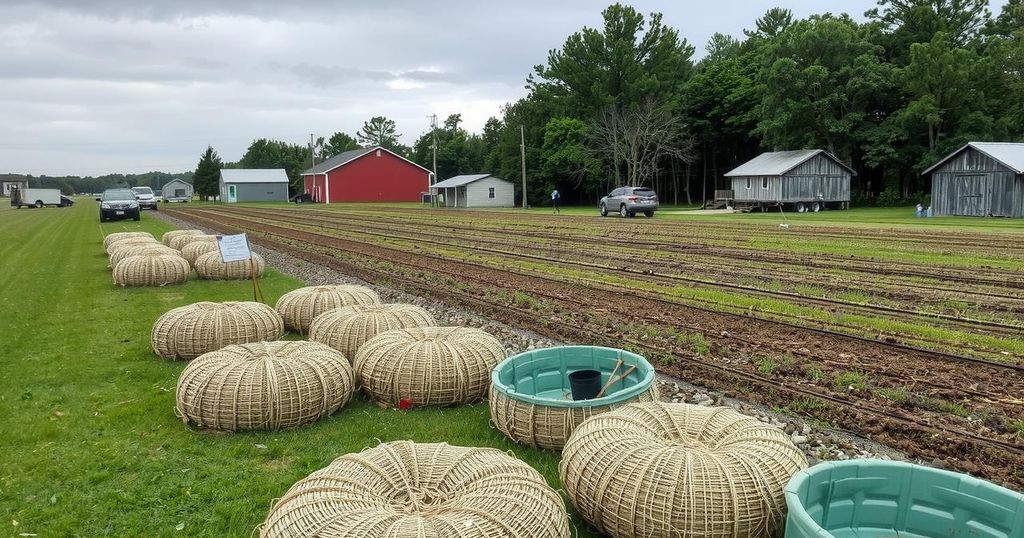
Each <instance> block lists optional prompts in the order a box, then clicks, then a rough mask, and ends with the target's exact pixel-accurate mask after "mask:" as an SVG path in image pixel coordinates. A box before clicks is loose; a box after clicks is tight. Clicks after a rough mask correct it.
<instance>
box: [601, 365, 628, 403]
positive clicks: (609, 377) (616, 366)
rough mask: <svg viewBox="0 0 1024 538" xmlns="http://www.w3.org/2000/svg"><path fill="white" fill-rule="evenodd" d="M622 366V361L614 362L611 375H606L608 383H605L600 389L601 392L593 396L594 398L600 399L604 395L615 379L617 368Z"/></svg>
mask: <svg viewBox="0 0 1024 538" xmlns="http://www.w3.org/2000/svg"><path fill="white" fill-rule="evenodd" d="M622 365H623V362H622V359H618V360H616V361H615V369H613V370H612V373H611V374H609V375H608V381H606V382H605V384H604V386H602V387H601V390H600V391H598V393H597V396H595V398H600V397H601V395H602V394H604V391H605V390H606V389H607V388H608V386H609V385H611V384H612V380H613V379H615V372H618V371H619V367H621V366H622Z"/></svg>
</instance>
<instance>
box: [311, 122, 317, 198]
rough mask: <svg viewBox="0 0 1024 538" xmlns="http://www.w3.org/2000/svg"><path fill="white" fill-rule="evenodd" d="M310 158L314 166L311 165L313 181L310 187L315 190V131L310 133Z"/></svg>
mask: <svg viewBox="0 0 1024 538" xmlns="http://www.w3.org/2000/svg"><path fill="white" fill-rule="evenodd" d="M309 160H310V162H312V163H313V166H311V167H310V172H313V181H312V184H311V185H310V186H309V188H310V190H314V189H316V149H315V148H314V146H313V133H309ZM310 194H313V193H310Z"/></svg>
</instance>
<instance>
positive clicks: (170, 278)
mask: <svg viewBox="0 0 1024 538" xmlns="http://www.w3.org/2000/svg"><path fill="white" fill-rule="evenodd" d="M191 272H192V268H191V267H189V266H188V262H187V261H185V258H182V257H181V256H179V255H177V254H140V255H136V256H129V257H127V258H125V259H123V260H121V261H120V262H118V264H117V265H115V266H114V269H113V274H114V284H117V285H118V286H166V285H168V284H180V283H182V282H185V281H186V280H188V276H189V274H190V273H191Z"/></svg>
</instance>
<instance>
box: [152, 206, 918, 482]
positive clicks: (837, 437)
mask: <svg viewBox="0 0 1024 538" xmlns="http://www.w3.org/2000/svg"><path fill="white" fill-rule="evenodd" d="M150 214H151V215H154V216H156V217H158V218H161V219H163V220H165V221H167V222H169V223H171V224H173V225H175V226H177V227H179V228H196V229H201V230H204V231H205V232H207V233H216V232H214V231H213V230H208V229H203V228H202V227H197V226H195V225H193V224H191V223H189V222H187V221H183V220H180V219H177V218H174V217H170V216H167V215H164V214H160V213H157V212H152V213H150ZM253 250H255V251H256V252H258V253H259V254H260V255H261V256H263V258H264V259H265V260H266V262H267V265H268V266H270V267H273V268H274V269H275V270H277V271H279V272H281V273H284V274H287V275H289V276H292V277H294V278H297V279H299V280H302V281H303V282H306V283H307V284H309V285H311V286H313V285H320V284H342V283H344V284H359V285H363V286H367V287H369V288H372V289H374V290H375V291H376V292H377V293H378V294H379V295H380V297H381V299H382V300H383V301H385V302H389V303H408V304H414V305H417V306H421V307H423V308H425V309H426V310H428V311H429V312H430V313H431V314H432V315H433V316H434V317H435V318H436V319H437V320H438V321H439V322H440V323H442V324H444V325H462V326H469V327H478V328H481V329H483V330H485V331H487V332H488V333H490V334H492V335H494V336H495V337H496V338H498V339H499V340H500V341H501V342H502V343H503V344H504V345H505V349H506V351H507V352H508V353H509V354H515V353H520V352H522V351H528V350H531V349H535V348H541V347H550V346H559V345H563V344H564V342H560V341H557V340H552V339H550V338H546V337H543V336H541V335H539V334H537V333H534V332H532V331H526V330H522V329H518V328H515V327H512V326H509V325H507V324H504V323H500V322H497V321H494V320H491V319H488V318H485V317H482V316H478V315H476V314H474V313H472V312H468V311H466V310H462V309H460V308H455V307H452V306H450V305H447V304H445V303H443V302H439V301H435V300H432V299H425V298H423V297H419V296H416V295H411V294H408V293H405V292H403V291H400V290H395V289H392V288H388V287H383V286H378V285H375V284H370V283H368V282H365V281H363V280H360V279H357V278H353V277H351V276H348V275H346V274H343V273H340V272H338V271H334V270H332V269H329V268H327V267H324V266H321V265H317V264H311V263H309V262H306V261H304V260H300V259H297V258H294V257H292V256H289V255H286V254H282V253H280V252H277V251H274V250H270V249H266V248H263V247H260V246H258V245H254V247H253ZM657 384H658V391H659V393H660V394H661V399H662V400H663V401H666V402H684V403H691V404H696V405H706V406H711V405H723V406H729V407H732V408H734V409H737V410H738V411H740V412H741V413H744V414H746V415H749V416H753V417H755V418H757V419H758V420H760V421H762V422H765V423H768V424H773V425H775V426H777V427H779V428H781V429H783V430H785V431H786V433H787V434H789V435H790V438H791V439H792V440H793V442H794V443H795V444H796V445H797V446H798V447H800V448H801V449H802V450H803V451H804V453H805V454H806V455H807V459H808V461H809V462H810V463H811V464H812V465H813V464H815V463H818V462H819V461H823V460H846V459H851V458H869V457H870V458H881V459H896V460H907V459H908V458H907V456H906V455H905V454H903V453H902V452H899V451H897V450H895V449H892V448H890V447H887V446H885V445H881V444H879V443H875V442H873V441H871V440H868V439H864V438H862V437H858V436H855V435H852V434H849V433H847V432H844V431H840V430H835V429H832V428H829V427H827V425H819V424H810V423H808V422H806V421H804V420H803V419H801V418H799V417H794V416H791V415H788V414H785V413H780V412H778V411H777V410H773V409H769V408H766V407H764V406H759V405H754V404H751V403H749V402H745V401H742V400H736V399H733V398H726V397H724V396H723V395H722V394H721V393H717V392H713V391H708V390H707V389H706V388H703V387H698V386H695V385H692V384H690V383H687V382H685V381H683V380H681V379H678V378H674V377H671V376H667V375H664V374H658V379H657ZM918 463H931V462H918Z"/></svg>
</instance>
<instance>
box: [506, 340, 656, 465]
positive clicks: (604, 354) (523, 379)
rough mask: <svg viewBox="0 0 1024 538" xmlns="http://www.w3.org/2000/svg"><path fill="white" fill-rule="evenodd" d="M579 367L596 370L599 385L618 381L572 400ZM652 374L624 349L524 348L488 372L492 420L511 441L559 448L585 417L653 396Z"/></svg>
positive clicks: (646, 364) (640, 359)
mask: <svg viewBox="0 0 1024 538" xmlns="http://www.w3.org/2000/svg"><path fill="white" fill-rule="evenodd" d="M619 361H622V365H621V366H620V367H619V369H618V370H617V371H616V370H615V366H616V365H617V364H619ZM583 370H595V371H596V372H597V373H599V374H600V377H599V379H598V380H597V381H598V383H597V386H598V387H603V386H604V385H606V384H608V382H609V381H610V380H611V381H614V380H617V379H618V380H619V381H617V382H614V383H611V385H610V386H609V387H608V390H607V391H605V394H603V395H602V396H601V397H600V398H594V399H590V400H574V399H573V397H572V389H571V387H570V383H569V375H570V374H572V373H573V372H579V371H583ZM613 373H615V374H616V375H615V377H614V378H613V377H612V374H613ZM623 374H628V375H626V376H625V377H622V375H623ZM654 379H655V371H654V367H653V366H651V363H649V362H647V359H645V358H643V357H642V356H640V355H637V354H636V353H630V352H628V351H625V350H622V349H614V348H609V347H598V346H561V347H548V348H541V349H534V350H531V351H526V352H524V353H520V354H518V355H515V356H512V357H509V358H507V359H505V360H504V361H502V362H501V363H499V364H498V366H496V367H495V368H494V370H493V371H492V372H491V391H490V397H489V400H490V409H491V422H493V423H494V425H495V426H496V427H497V428H498V429H499V430H501V431H502V432H503V433H504V434H505V435H507V436H508V437H509V438H510V439H512V440H513V441H516V442H518V443H522V444H525V445H530V446H534V447H537V448H544V449H549V450H561V449H562V447H563V446H565V442H566V440H568V439H569V435H571V434H572V431H573V430H574V429H576V426H577V425H578V424H580V423H581V422H583V421H584V420H586V419H588V418H590V417H592V416H594V415H598V414H601V413H604V412H606V411H610V410H612V409H615V408H617V407H620V406H623V405H625V404H627V403H632V402H651V401H654V400H657V399H658V390H657V388H655V384H654Z"/></svg>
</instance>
